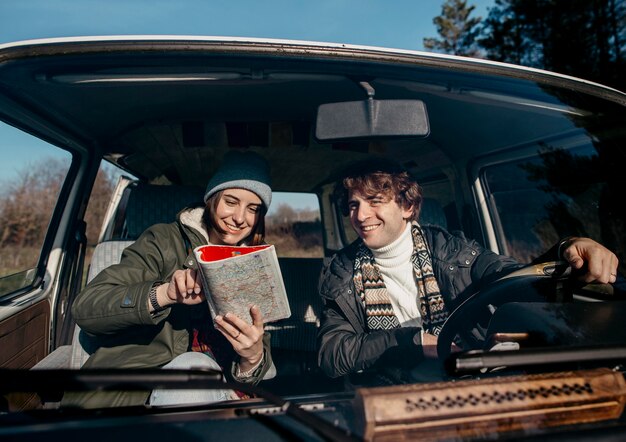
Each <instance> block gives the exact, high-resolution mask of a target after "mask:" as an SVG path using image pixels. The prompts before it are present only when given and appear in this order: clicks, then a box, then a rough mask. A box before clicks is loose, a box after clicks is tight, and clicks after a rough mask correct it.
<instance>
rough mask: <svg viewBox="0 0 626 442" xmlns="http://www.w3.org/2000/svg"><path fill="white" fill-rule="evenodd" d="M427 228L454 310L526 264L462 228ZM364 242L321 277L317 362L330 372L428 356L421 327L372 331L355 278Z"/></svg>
mask: <svg viewBox="0 0 626 442" xmlns="http://www.w3.org/2000/svg"><path fill="white" fill-rule="evenodd" d="M422 229H423V231H424V236H425V238H426V241H427V243H428V246H429V247H430V250H431V252H432V263H433V270H434V273H435V277H436V279H437V282H438V283H439V288H440V291H441V293H442V294H443V296H444V299H445V302H446V306H447V307H448V310H449V311H450V312H452V310H453V309H454V308H455V307H456V306H458V305H459V304H460V302H461V301H463V300H464V299H465V298H466V297H467V296H469V295H471V294H472V293H474V292H476V291H477V290H478V289H479V288H480V286H481V285H484V284H486V283H488V282H491V281H494V280H495V279H497V278H499V277H501V276H503V275H505V274H507V273H510V272H511V271H513V270H516V269H518V268H519V267H521V265H520V264H519V263H518V262H517V261H515V260H514V259H512V258H509V257H505V256H501V255H497V254H495V253H493V252H491V251H489V250H486V249H485V248H483V247H481V246H480V245H479V244H478V243H476V242H475V241H472V240H468V239H466V238H465V237H464V236H463V235H462V234H461V233H457V234H452V233H449V232H447V231H446V230H444V229H442V228H440V227H437V226H433V225H424V226H422ZM360 241H361V240H360V239H359V240H357V241H356V242H354V243H353V244H351V245H350V246H348V247H346V248H345V249H343V250H341V251H340V252H338V253H337V254H335V255H334V256H333V257H332V259H331V261H330V262H329V264H328V265H327V266H325V268H324V269H323V271H322V274H321V277H320V283H319V291H320V296H321V297H322V300H323V302H324V311H323V315H322V321H321V326H320V330H319V333H318V348H319V353H318V363H319V365H320V367H321V368H322V370H323V371H324V373H326V374H327V375H328V376H331V377H338V376H342V375H346V374H351V373H358V372H362V371H367V370H368V369H375V370H376V369H393V368H410V367H413V366H415V365H416V364H417V363H418V362H419V361H420V360H421V359H423V352H422V347H421V342H420V340H419V333H417V332H418V331H419V328H417V327H399V328H396V329H392V330H373V331H368V330H367V327H366V325H365V324H366V317H365V307H364V306H363V303H362V302H361V300H360V299H357V298H358V297H357V295H356V294H355V289H354V283H353V279H352V276H353V265H354V258H355V253H356V250H357V247H358V245H359V243H360ZM416 336H417V338H415V337H416ZM414 338H415V339H414Z"/></svg>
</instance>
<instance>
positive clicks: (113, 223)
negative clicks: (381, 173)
mask: <svg viewBox="0 0 626 442" xmlns="http://www.w3.org/2000/svg"><path fill="white" fill-rule="evenodd" d="M0 120H2V124H3V126H2V127H1V128H0V143H2V147H3V148H2V153H3V156H4V157H5V158H4V161H3V162H5V164H6V163H7V162H8V164H10V165H11V168H9V169H6V170H7V171H6V172H5V173H4V176H3V183H4V186H3V190H2V193H0V244H1V247H2V251H1V258H0V260H1V261H0V263H1V264H0V272H1V273H0V346H1V347H2V352H1V354H0V368H1V369H2V372H1V373H2V376H1V377H0V390H1V393H0V394H2V398H3V400H2V402H0V423H1V424H0V437H2V438H6V439H7V440H13V439H18V438H19V439H22V440H23V439H28V440H51V439H52V440H57V439H58V440H61V439H63V440H67V439H77V438H88V439H94V440H101V439H104V438H105V437H106V438H107V439H109V438H115V439H117V440H120V441H122V440H132V439H136V438H137V437H141V438H145V439H146V440H148V439H149V440H165V439H171V438H184V439H198V440H210V439H213V438H218V437H219V438H221V439H225V440H236V439H249V438H251V437H252V436H253V435H254V437H255V439H258V440H292V439H303V440H327V439H330V440H354V439H365V440H408V439H424V440H444V439H446V440H450V439H452V440H465V439H468V440H470V439H511V438H515V439H523V438H540V439H550V438H554V439H568V440H572V439H575V440H598V439H604V440H615V439H621V438H623V437H626V418H624V416H623V408H624V403H625V401H626V383H625V381H624V376H623V374H624V362H625V361H626V345H625V344H624V343H625V342H626V333H625V331H624V327H623V323H624V321H625V320H626V308H625V306H626V304H624V300H625V297H624V293H625V286H624V279H623V275H624V270H625V268H624V265H625V263H626V229H625V228H624V226H625V225H626V210H625V209H624V207H625V206H624V204H623V202H621V201H622V199H621V198H622V194H623V193H624V191H626V185H625V184H626V174H625V173H624V169H623V167H624V159H625V158H626V129H625V128H626V94H624V93H623V92H621V91H618V90H615V89H612V88H609V87H606V86H603V85H600V84H596V83H592V82H589V81H585V80H582V79H578V78H573V77H570V76H565V75H560V74H557V73H552V72H547V71H542V70H538V69H531V68H526V67H521V66H515V65H511V64H504V63H497V62H492V61H488V60H481V59H472V58H465V57H457V56H448V55H441V54H434V53H424V52H415V51H408V50H397V49H388V48H378V47H361V46H352V45H344V44H330V43H319V42H300V41H298V42H295V41H283V40H266V39H252V38H250V39H248V38H225V37H173V36H118V37H81V38H60V39H47V40H34V41H23V42H15V43H10V44H3V45H0ZM231 150H244V151H253V152H256V153H258V154H260V155H261V156H263V157H264V158H265V159H266V160H267V161H268V162H269V163H270V165H271V180H272V188H273V190H274V191H275V194H274V195H275V196H274V203H273V205H272V209H271V210H270V212H269V213H268V218H267V228H268V235H267V241H268V242H269V243H271V244H274V245H275V246H276V250H277V253H278V260H279V264H280V268H281V273H282V277H283V281H284V285H285V288H286V292H287V296H288V299H289V304H290V307H291V313H292V314H291V317H290V318H288V319H284V320H281V321H277V322H274V323H269V324H267V325H266V329H267V330H269V331H270V333H271V335H272V355H273V357H274V360H275V365H276V369H277V376H276V377H275V378H274V379H272V380H268V381H263V382H262V383H261V384H260V385H259V386H258V388H252V387H250V394H251V395H252V397H251V398H249V399H245V400H240V401H229V402H225V403H216V404H209V405H205V406H198V405H194V406H192V405H188V406H185V405H181V406H176V407H150V406H145V407H120V408H111V409H98V410H82V409H70V408H63V407H61V403H60V398H61V395H62V394H63V392H64V391H68V390H72V389H77V390H101V389H129V390H132V389H137V388H153V387H157V386H164V385H165V386H169V387H179V388H187V387H194V386H195V387H198V386H204V387H205V388H212V387H215V385H218V386H220V385H222V386H223V384H222V383H221V381H219V380H216V377H215V375H214V373H207V372H202V371H198V370H190V371H182V372H179V371H176V370H108V371H105V372H103V371H92V370H80V367H81V366H82V363H84V361H85V360H86V359H87V358H88V357H89V354H90V353H91V352H93V351H94V345H97V342H94V340H93V339H92V338H93V337H92V336H90V335H88V334H87V333H85V332H84V331H82V330H81V329H80V328H79V327H77V326H76V325H75V323H74V321H73V318H72V316H71V305H72V303H73V301H74V299H75V297H76V295H77V294H78V293H79V292H80V291H81V289H82V288H83V287H84V286H85V284H87V283H88V282H89V281H90V280H91V278H93V277H94V276H95V275H97V274H98V273H99V272H100V271H101V270H102V269H103V268H106V267H108V266H109V265H111V264H113V263H116V262H118V261H119V259H120V255H121V251H122V250H123V249H124V248H125V247H127V246H128V245H130V244H132V243H133V242H134V241H135V240H136V239H137V238H138V236H139V235H140V234H141V233H142V232H143V231H144V230H145V229H146V228H147V227H149V226H150V225H152V224H155V223H161V222H170V221H173V219H174V217H175V215H176V213H177V212H178V211H179V210H181V209H182V208H183V207H185V206H186V205H188V204H191V203H193V202H195V201H197V200H199V199H201V198H202V196H203V192H204V186H205V185H206V183H207V181H208V179H209V178H210V177H211V175H212V174H213V173H214V172H215V170H216V169H217V167H218V166H219V165H220V163H221V161H222V158H223V156H224V155H225V154H226V153H227V152H229V151H231ZM377 158H381V159H392V160H394V161H396V162H398V163H400V164H402V165H403V166H404V167H406V168H407V169H408V170H410V172H411V173H412V174H413V175H414V176H415V177H417V179H418V181H419V183H420V185H421V186H422V188H423V192H424V206H423V209H422V212H421V214H420V223H422V224H435V225H438V226H441V227H443V228H445V229H447V230H449V231H455V232H460V233H459V234H463V235H464V236H465V237H467V238H471V239H474V240H476V241H477V242H478V243H480V244H481V245H483V246H484V247H485V248H487V249H489V250H491V251H493V252H495V253H500V254H503V255H508V256H512V257H513V258H515V259H517V260H518V261H520V262H522V263H529V262H531V261H532V260H533V259H535V258H537V257H538V256H540V255H541V254H542V253H543V252H544V251H546V250H547V249H549V248H550V247H551V246H552V245H554V244H557V243H558V242H559V241H560V240H561V239H563V238H565V237H568V236H586V237H590V238H592V239H594V240H596V241H598V242H600V243H601V244H604V245H605V246H606V247H608V248H609V249H611V250H612V251H614V252H615V254H616V255H617V256H618V258H619V260H620V264H619V274H618V277H617V281H616V282H615V284H611V285H608V284H605V285H601V284H590V285H585V284H582V283H580V282H578V281H577V280H576V278H575V277H574V276H575V275H572V276H569V273H571V269H568V268H567V266H566V265H564V264H563V263H562V262H559V261H548V262H543V263H536V264H534V265H529V266H526V267H524V268H523V269H521V270H520V271H518V272H516V273H514V274H512V275H509V276H508V277H506V278H503V279H501V280H498V281H495V282H494V283H492V284H490V285H489V286H487V287H486V288H484V289H483V290H481V291H480V292H478V293H476V294H474V295H472V296H471V297H470V298H468V299H467V300H466V301H464V302H463V303H461V304H460V305H458V306H456V307H457V308H456V310H455V311H454V312H453V313H452V314H451V316H450V318H449V319H448V321H447V322H446V325H444V328H443V330H442V333H441V335H440V338H439V350H440V356H442V357H441V363H442V364H445V366H446V367H447V374H446V375H445V376H444V377H442V378H441V379H436V380H434V381H433V382H424V383H418V384H407V385H396V386H386V387H371V388H367V387H364V388H357V389H350V388H347V386H346V384H345V382H344V380H343V379H341V378H334V379H333V378H329V377H327V376H326V375H324V373H322V372H321V370H320V369H319V366H318V362H317V341H316V339H317V331H318V328H319V324H320V320H321V318H322V314H323V303H322V300H321V299H320V296H319V294H318V279H319V274H320V271H321V269H322V268H323V266H324V265H325V263H327V262H328V261H329V259H330V258H331V257H332V255H333V254H334V253H335V252H337V251H339V250H340V249H342V248H343V247H345V246H347V245H348V244H350V243H351V242H353V241H354V240H355V239H356V238H357V236H356V234H355V233H354V231H352V229H351V227H350V222H349V220H348V219H347V217H345V216H344V215H343V214H342V212H341V210H340V207H338V201H337V199H336V198H335V193H334V188H335V183H336V181H337V179H338V177H339V176H340V173H341V171H342V170H343V169H344V168H345V167H346V166H348V165H350V164H353V163H354V162H356V161H360V160H364V159H377ZM451 265H461V266H464V265H470V264H469V263H468V264H466V263H464V262H459V263H451ZM457 335H460V336H464V337H465V338H466V339H465V340H466V342H471V345H469V347H468V348H466V349H464V351H462V352H460V353H455V354H451V355H449V354H448V353H450V352H449V349H450V343H451V342H452V341H453V340H454V339H455V337H456V336H457ZM442 343H443V344H442ZM443 356H446V357H445V358H444V357H443ZM166 371H171V373H165V372H166ZM242 388H243V387H242Z"/></svg>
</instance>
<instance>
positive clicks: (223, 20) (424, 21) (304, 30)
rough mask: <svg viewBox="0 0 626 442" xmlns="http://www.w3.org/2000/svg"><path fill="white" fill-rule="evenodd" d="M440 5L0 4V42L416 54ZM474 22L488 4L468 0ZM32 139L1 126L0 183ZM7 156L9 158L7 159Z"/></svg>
mask: <svg viewBox="0 0 626 442" xmlns="http://www.w3.org/2000/svg"><path fill="white" fill-rule="evenodd" d="M443 2H444V0H412V1H411V0H396V1H394V0H362V1H358V0H309V1H298V0H293V1H288V0H255V1H251V0H246V1H237V0H0V44H2V43H9V42H14V41H19V40H29V39H38V38H51V37H74V36H86V35H137V34H161V35H213V36H227V37H258V38H279V39H290V40H312V41H323V42H333V43H346V44H358V45H367V46H384V47H393V48H400V49H411V50H423V44H422V42H423V39H424V38H425V37H437V32H436V29H435V26H434V25H433V18H434V17H435V16H437V15H439V14H440V13H441V5H442V4H443ZM468 4H470V5H475V6H476V9H475V10H474V12H473V16H474V17H476V16H482V17H483V18H484V17H486V15H487V8H488V7H491V6H492V5H493V4H494V0H468ZM25 143H32V141H31V137H25V136H22V135H20V134H16V133H14V129H12V128H10V129H9V128H6V127H3V123H1V122H0V152H2V153H3V155H2V157H3V158H2V160H3V161H0V182H1V181H5V180H10V179H11V178H12V177H14V176H15V174H16V173H17V172H19V170H20V169H21V168H22V167H23V166H24V164H25V163H26V162H27V161H28V159H26V158H24V156H23V155H20V152H23V151H24V149H21V148H20V147H22V146H24V145H25ZM7 154H10V155H7Z"/></svg>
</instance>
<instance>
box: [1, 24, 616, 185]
mask: <svg viewBox="0 0 626 442" xmlns="http://www.w3.org/2000/svg"><path fill="white" fill-rule="evenodd" d="M363 81H365V82H369V83H370V84H371V85H372V86H373V87H374V88H375V90H376V97H377V98H385V99H396V98H407V97H409V98H415V99H420V100H423V101H424V102H425V103H426V107H427V110H428V117H429V122H430V128H431V130H430V134H429V135H428V136H427V137H423V138H420V139H410V140H407V139H394V140H383V141H381V140H370V141H368V142H356V141H355V142H349V143H323V142H319V141H318V140H316V139H315V138H314V137H313V135H312V134H313V131H312V127H313V125H314V123H315V113H316V110H317V108H318V106H319V105H320V104H322V103H327V102H337V101H350V100H362V99H365V98H366V94H365V91H364V90H363V88H362V87H360V86H359V84H360V82H363ZM0 100H1V101H0V112H1V114H0V115H1V116H2V119H3V120H5V121H7V122H8V123H9V124H12V125H15V126H18V127H20V128H22V129H23V130H26V131H28V132H32V133H34V134H37V135H38V136H40V137H42V138H44V139H47V140H49V141H51V142H53V143H54V144H57V145H60V146H64V147H66V148H68V149H75V150H81V149H82V150H85V149H87V150H89V151H93V152H96V153H101V154H102V155H103V156H104V157H105V158H106V159H107V160H109V161H111V162H114V163H116V164H118V165H119V166H120V167H122V168H124V169H127V170H128V171H129V172H131V173H133V174H135V175H136V176H138V177H140V178H142V179H145V180H146V181H150V182H163V183H172V184H184V185H197V186H202V185H204V183H205V182H206V180H207V179H208V177H209V176H210V175H211V174H212V173H213V171H214V170H215V167H217V164H218V163H219V158H220V157H221V155H223V153H224V152H225V150H226V149H227V148H232V147H242V148H251V149H255V150H258V151H260V152H261V153H262V154H263V155H265V156H266V157H267V158H268V159H270V160H271V162H272V165H273V170H275V171H280V173H278V172H275V173H274V174H273V177H272V180H273V185H274V189H275V190H295V191H311V190H312V189H314V188H316V187H317V186H319V185H320V184H322V183H323V182H325V181H327V180H331V179H332V177H333V172H332V170H330V169H332V168H333V167H335V166H337V167H339V166H342V165H344V164H346V163H348V162H351V161H353V160H354V158H355V152H360V151H361V152H365V151H367V152H369V153H371V152H377V151H379V152H381V153H383V154H384V155H391V156H393V157H394V158H396V159H398V160H401V161H402V160H405V161H407V162H412V163H411V166H412V167H413V168H414V169H415V170H414V172H415V173H416V175H418V176H420V177H430V176H435V175H437V174H440V173H441V171H442V170H444V169H445V168H446V167H452V166H453V165H455V164H457V165H458V164H462V163H463V164H467V163H468V162H470V161H472V160H473V159H475V158H477V157H480V156H481V155H485V154H489V153H493V152H498V151H502V150H505V149H509V148H511V147H512V146H518V145H520V144H524V143H530V142H533V141H535V140H537V139H545V138H546V137H555V136H560V135H561V134H568V133H571V132H572V131H576V130H579V129H580V127H581V126H584V123H581V121H582V120H584V119H586V118H589V117H590V116H591V115H593V114H594V113H597V112H602V113H603V114H606V113H609V114H611V113H617V114H619V113H620V112H622V111H623V105H624V104H626V95H625V94H623V93H621V92H619V91H617V90H614V89H611V88H608V87H605V86H602V85H598V84H595V83H592V82H588V81H585V80H580V79H576V78H573V77H568V76H564V75H558V74H553V73H550V72H546V71H541V70H537V69H531V68H524V67H519V66H514V65H509V64H504V63H496V62H492V61H487V60H477V59H468V58H464V57H455V56H448V55H441V54H432V53H424V52H415V51H408V50H395V49H387V48H376V47H366V46H353V45H343V44H331V43H320V42H301V41H286V40H270V39H256V38H230V37H228V38H226V37H195V36H193V37H187V36H116V37H75V38H67V39H46V40H31V41H24V42H17V43H11V44H5V45H1V46H0ZM517 121H524V123H525V124H523V125H521V124H517V123H516V122H517ZM313 149H314V152H315V155H312V154H311V152H313ZM391 152H393V153H391ZM417 156H419V157H420V158H425V159H426V160H425V161H424V162H423V163H422V162H420V163H419V164H418V163H416V162H415V161H414V160H413V158H415V157H417ZM190 165H192V166H193V167H192V168H191V169H190ZM325 169H329V172H328V173H326V174H321V173H320V171H321V170H325Z"/></svg>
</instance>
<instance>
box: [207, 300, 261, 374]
mask: <svg viewBox="0 0 626 442" xmlns="http://www.w3.org/2000/svg"><path fill="white" fill-rule="evenodd" d="M250 317H251V318H252V324H248V322H246V321H244V320H243V319H241V318H239V317H238V316H236V315H234V314H232V313H226V314H225V315H224V316H216V317H215V323H216V324H217V329H218V330H219V331H220V332H222V334H223V335H224V336H225V337H226V339H228V342H230V343H231V345H232V346H233V349H234V350H235V351H236V352H237V354H238V355H239V356H240V357H241V360H240V361H239V369H240V370H241V371H248V370H250V369H251V368H253V367H255V366H257V365H258V364H259V362H260V361H261V359H262V358H263V332H264V330H263V314H262V313H261V310H259V307H257V306H256V305H253V306H251V307H250Z"/></svg>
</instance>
